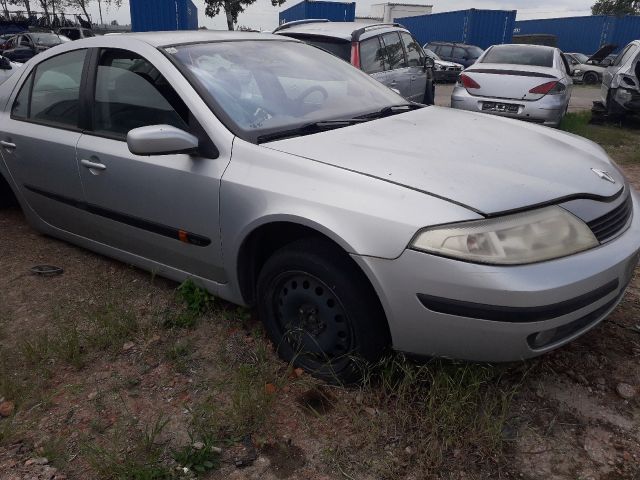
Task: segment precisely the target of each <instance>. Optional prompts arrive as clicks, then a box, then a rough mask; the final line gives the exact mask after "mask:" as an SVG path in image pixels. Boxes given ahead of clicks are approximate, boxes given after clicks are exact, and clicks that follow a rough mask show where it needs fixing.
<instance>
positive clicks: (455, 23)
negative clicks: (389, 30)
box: [394, 8, 517, 48]
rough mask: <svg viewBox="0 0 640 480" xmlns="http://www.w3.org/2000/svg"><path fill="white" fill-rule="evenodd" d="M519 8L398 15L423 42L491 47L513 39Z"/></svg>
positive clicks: (400, 20) (422, 43)
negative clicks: (408, 15)
mask: <svg viewBox="0 0 640 480" xmlns="http://www.w3.org/2000/svg"><path fill="white" fill-rule="evenodd" d="M516 13H517V12H516V11H515V10H478V9H475V8H472V9H471V10H460V11H456V12H444V13H433V14H431V15H419V16H417V17H403V18H396V19H394V21H396V22H399V23H401V24H402V25H404V26H405V27H406V28H408V29H409V30H410V31H411V33H413V36H414V37H416V39H418V41H419V42H420V44H421V45H424V44H425V43H429V42H433V41H443V42H459V43H468V44H470V45H477V46H478V47H480V48H487V47H490V46H491V45H497V44H499V43H511V40H512V38H513V29H514V25H515V21H516Z"/></svg>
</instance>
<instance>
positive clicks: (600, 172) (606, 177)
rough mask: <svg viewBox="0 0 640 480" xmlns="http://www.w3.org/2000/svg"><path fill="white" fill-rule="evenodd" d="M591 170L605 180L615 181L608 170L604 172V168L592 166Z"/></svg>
mask: <svg viewBox="0 0 640 480" xmlns="http://www.w3.org/2000/svg"><path fill="white" fill-rule="evenodd" d="M591 171H592V172H593V173H595V174H596V175H598V176H599V177H600V178H601V179H602V180H606V181H607V182H611V183H616V181H615V179H614V178H613V177H612V176H611V174H610V173H609V172H605V171H604V170H598V169H597V168H592V169H591Z"/></svg>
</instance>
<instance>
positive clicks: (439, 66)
mask: <svg viewBox="0 0 640 480" xmlns="http://www.w3.org/2000/svg"><path fill="white" fill-rule="evenodd" d="M434 68H435V69H436V70H443V69H444V67H443V66H442V65H440V64H438V63H436V64H435V65H434Z"/></svg>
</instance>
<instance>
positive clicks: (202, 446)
mask: <svg viewBox="0 0 640 480" xmlns="http://www.w3.org/2000/svg"><path fill="white" fill-rule="evenodd" d="M192 447H193V448H195V449H196V450H202V449H203V448H204V443H202V442H195V443H194V444H193V445H192Z"/></svg>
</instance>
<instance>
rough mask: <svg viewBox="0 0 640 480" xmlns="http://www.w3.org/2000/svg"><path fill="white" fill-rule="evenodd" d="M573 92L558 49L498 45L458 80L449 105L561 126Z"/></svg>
mask: <svg viewBox="0 0 640 480" xmlns="http://www.w3.org/2000/svg"><path fill="white" fill-rule="evenodd" d="M572 88H573V81H572V80H571V74H570V68H569V65H568V63H567V61H566V59H565V58H564V57H563V55H562V52H560V50H558V49H557V48H553V47H545V46H540V45H495V46H493V47H490V48H489V49H488V50H486V51H485V52H484V54H483V55H482V56H481V57H480V58H479V59H478V61H477V62H476V63H475V64H474V65H472V66H471V67H469V68H467V69H466V70H465V71H464V73H462V74H461V75H460V79H459V80H458V83H457V84H456V87H455V88H454V90H453V93H452V94H451V106H452V107H453V108H457V109H459V110H469V111H472V112H482V113H488V114H491V115H500V116H503V117H510V118H517V119H519V120H526V121H529V122H534V123H540V124H544V125H548V126H553V127H557V126H559V125H560V122H561V121H562V118H563V117H564V115H565V114H566V112H567V109H568V108H569V101H570V100H571V90H572Z"/></svg>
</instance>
